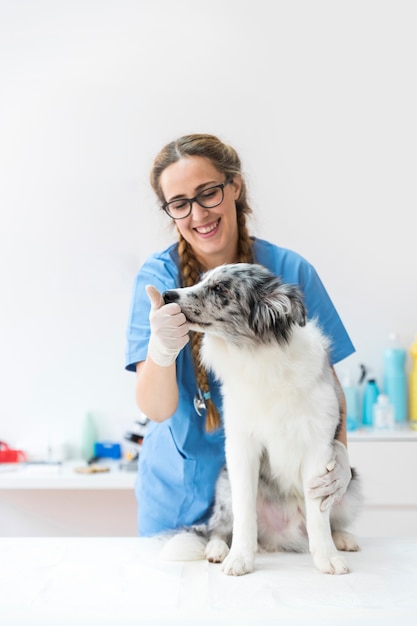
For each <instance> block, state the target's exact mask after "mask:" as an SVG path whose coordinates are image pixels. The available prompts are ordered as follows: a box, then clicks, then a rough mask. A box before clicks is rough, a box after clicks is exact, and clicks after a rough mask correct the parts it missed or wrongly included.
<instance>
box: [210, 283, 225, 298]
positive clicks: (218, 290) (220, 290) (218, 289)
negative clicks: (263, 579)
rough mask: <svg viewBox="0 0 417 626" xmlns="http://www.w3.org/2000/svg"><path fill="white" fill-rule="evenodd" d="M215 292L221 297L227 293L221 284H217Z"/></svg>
mask: <svg viewBox="0 0 417 626" xmlns="http://www.w3.org/2000/svg"><path fill="white" fill-rule="evenodd" d="M213 291H214V292H215V293H217V294H219V296H222V295H224V294H225V293H226V287H225V286H224V285H222V284H221V283H217V284H216V285H214V286H213Z"/></svg>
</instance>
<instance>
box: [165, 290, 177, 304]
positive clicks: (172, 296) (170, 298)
mask: <svg viewBox="0 0 417 626" xmlns="http://www.w3.org/2000/svg"><path fill="white" fill-rule="evenodd" d="M162 297H163V299H164V302H165V304H169V303H170V302H176V301H177V300H179V295H178V294H177V292H176V291H174V290H173V289H172V290H171V291H164V293H163V294H162Z"/></svg>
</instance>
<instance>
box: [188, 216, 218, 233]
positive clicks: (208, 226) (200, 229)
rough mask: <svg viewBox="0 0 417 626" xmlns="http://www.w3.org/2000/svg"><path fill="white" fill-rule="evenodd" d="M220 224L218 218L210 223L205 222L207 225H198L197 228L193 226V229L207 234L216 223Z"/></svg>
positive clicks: (212, 229)
mask: <svg viewBox="0 0 417 626" xmlns="http://www.w3.org/2000/svg"><path fill="white" fill-rule="evenodd" d="M219 224H220V218H219V219H218V220H217V221H216V222H212V223H211V224H207V226H200V227H199V228H195V229H194V230H195V231H196V232H197V233H198V234H199V235H209V234H210V233H212V232H213V231H215V230H216V228H217V227H218V225H219Z"/></svg>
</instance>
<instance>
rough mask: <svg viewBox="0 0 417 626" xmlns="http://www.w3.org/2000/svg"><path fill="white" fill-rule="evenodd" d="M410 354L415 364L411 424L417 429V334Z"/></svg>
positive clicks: (412, 379) (411, 378)
mask: <svg viewBox="0 0 417 626" xmlns="http://www.w3.org/2000/svg"><path fill="white" fill-rule="evenodd" d="M410 354H411V357H412V359H413V366H412V368H411V372H410V387H409V389H410V394H409V395H410V426H411V428H412V429H413V430H417V335H416V339H415V341H414V343H412V344H411V346H410Z"/></svg>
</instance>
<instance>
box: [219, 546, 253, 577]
mask: <svg viewBox="0 0 417 626" xmlns="http://www.w3.org/2000/svg"><path fill="white" fill-rule="evenodd" d="M254 562H255V558H254V555H253V554H244V553H241V554H236V553H233V551H231V552H230V553H229V555H228V556H227V557H226V559H225V560H224V561H223V566H222V570H223V572H224V573H225V574H227V575H228V576H243V575H244V574H249V573H250V572H253V570H254Z"/></svg>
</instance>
